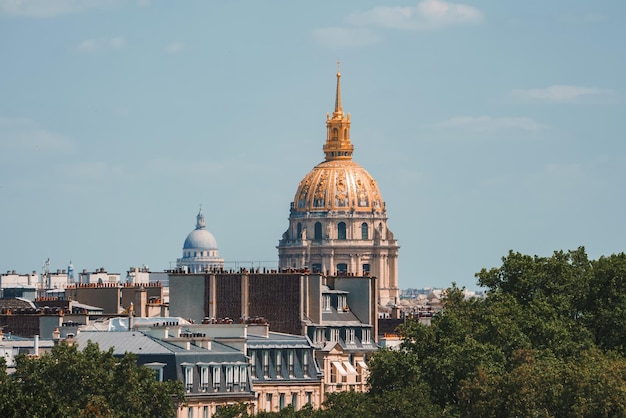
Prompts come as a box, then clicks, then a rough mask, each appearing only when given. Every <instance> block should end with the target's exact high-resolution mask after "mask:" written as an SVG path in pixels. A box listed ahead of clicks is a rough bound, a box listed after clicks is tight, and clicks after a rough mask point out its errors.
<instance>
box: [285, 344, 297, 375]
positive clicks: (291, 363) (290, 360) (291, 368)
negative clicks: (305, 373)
mask: <svg viewBox="0 0 626 418" xmlns="http://www.w3.org/2000/svg"><path fill="white" fill-rule="evenodd" d="M295 356H296V354H295V351H294V350H289V351H288V352H287V357H288V366H289V377H293V376H294V370H295Z"/></svg>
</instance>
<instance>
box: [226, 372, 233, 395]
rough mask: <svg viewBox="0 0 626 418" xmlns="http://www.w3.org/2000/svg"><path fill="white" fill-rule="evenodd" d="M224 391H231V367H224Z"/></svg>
mask: <svg viewBox="0 0 626 418" xmlns="http://www.w3.org/2000/svg"><path fill="white" fill-rule="evenodd" d="M226 390H227V391H228V392H230V391H232V390H233V366H226Z"/></svg>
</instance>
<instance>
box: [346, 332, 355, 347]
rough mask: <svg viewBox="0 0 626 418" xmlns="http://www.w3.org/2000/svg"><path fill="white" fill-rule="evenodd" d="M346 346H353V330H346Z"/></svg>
mask: <svg viewBox="0 0 626 418" xmlns="http://www.w3.org/2000/svg"><path fill="white" fill-rule="evenodd" d="M346 344H354V328H347V329H346Z"/></svg>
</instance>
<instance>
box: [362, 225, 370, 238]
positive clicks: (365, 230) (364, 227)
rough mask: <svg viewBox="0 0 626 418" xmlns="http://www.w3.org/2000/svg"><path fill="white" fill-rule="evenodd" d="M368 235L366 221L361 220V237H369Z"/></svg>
mask: <svg viewBox="0 0 626 418" xmlns="http://www.w3.org/2000/svg"><path fill="white" fill-rule="evenodd" d="M369 236H370V235H369V230H368V226H367V223H365V222H363V223H362V224H361V239H369Z"/></svg>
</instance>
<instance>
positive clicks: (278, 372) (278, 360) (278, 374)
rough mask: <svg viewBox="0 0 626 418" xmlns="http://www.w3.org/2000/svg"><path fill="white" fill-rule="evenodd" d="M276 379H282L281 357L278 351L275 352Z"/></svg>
mask: <svg viewBox="0 0 626 418" xmlns="http://www.w3.org/2000/svg"><path fill="white" fill-rule="evenodd" d="M276 377H277V378H281V377H283V356H282V352H281V351H280V350H276Z"/></svg>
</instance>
